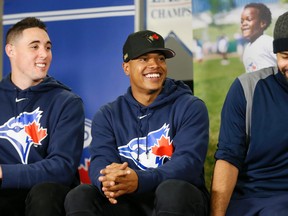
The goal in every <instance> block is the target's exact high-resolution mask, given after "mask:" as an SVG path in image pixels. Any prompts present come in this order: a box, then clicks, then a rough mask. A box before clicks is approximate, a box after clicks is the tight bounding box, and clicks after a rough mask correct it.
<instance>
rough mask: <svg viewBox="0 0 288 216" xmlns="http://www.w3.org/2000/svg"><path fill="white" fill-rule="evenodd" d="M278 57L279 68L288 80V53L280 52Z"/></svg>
mask: <svg viewBox="0 0 288 216" xmlns="http://www.w3.org/2000/svg"><path fill="white" fill-rule="evenodd" d="M276 56H277V65H278V68H279V70H280V71H281V73H283V74H284V76H285V77H286V79H287V80H288V51H285V52H279V53H277V54H276Z"/></svg>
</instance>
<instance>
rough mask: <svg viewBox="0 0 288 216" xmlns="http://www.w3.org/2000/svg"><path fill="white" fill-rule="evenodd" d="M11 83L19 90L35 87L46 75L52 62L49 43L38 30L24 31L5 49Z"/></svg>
mask: <svg viewBox="0 0 288 216" xmlns="http://www.w3.org/2000/svg"><path fill="white" fill-rule="evenodd" d="M5 51H6V54H7V55H8V57H9V58H10V62H11V69H12V75H11V79H12V82H13V83H14V84H15V85H16V86H18V87H19V88H21V89H25V88H28V87H30V86H34V85H37V84H38V83H40V82H41V81H42V80H43V79H44V78H45V77H46V75H47V73H48V69H49V67H50V64H51V60H52V52H51V41H50V39H49V36H48V34H47V32H46V31H44V30H43V29H40V28H37V27H35V28H28V29H25V30H24V31H23V32H22V34H21V35H19V36H18V37H15V39H14V40H12V41H10V42H9V44H7V45H6V47H5Z"/></svg>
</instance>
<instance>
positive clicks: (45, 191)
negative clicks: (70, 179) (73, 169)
mask: <svg viewBox="0 0 288 216" xmlns="http://www.w3.org/2000/svg"><path fill="white" fill-rule="evenodd" d="M69 190H70V188H69V187H68V186H64V185H61V184H57V183H41V184H37V185H35V186H34V187H32V188H31V190H30V191H29V193H28V195H27V197H26V201H25V203H26V215H29V216H30V215H33V216H34V215H43V216H46V215H55V216H57V215H63V213H64V200H65V196H66V194H67V193H68V191H69Z"/></svg>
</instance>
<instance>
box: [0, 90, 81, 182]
mask: <svg viewBox="0 0 288 216" xmlns="http://www.w3.org/2000/svg"><path fill="white" fill-rule="evenodd" d="M57 97H59V100H61V102H60V103H59V104H57V106H56V107H54V109H55V110H56V109H57V111H58V112H59V113H57V117H55V118H54V117H51V118H50V117H48V118H49V120H48V124H50V123H49V121H51V122H52V121H53V127H51V128H49V131H48V133H49V140H48V142H49V144H48V147H47V155H46V157H45V158H43V159H42V158H40V155H39V160H38V161H37V160H36V159H34V160H36V162H32V163H29V164H1V167H2V172H3V179H2V188H31V187H32V186H33V185H35V184H37V183H41V182H57V183H61V184H65V185H68V186H69V185H71V184H72V181H73V180H74V177H75V174H76V172H77V167H78V165H79V161H80V157H81V153H82V149H83V140H84V108H83V104H82V100H81V99H80V98H79V97H69V96H67V95H65V97H63V98H60V96H57ZM67 97H68V98H69V99H67ZM60 104H61V105H60ZM55 110H54V111H55ZM55 112H56V111H55ZM51 115H52V114H51ZM54 120H55V121H54Z"/></svg>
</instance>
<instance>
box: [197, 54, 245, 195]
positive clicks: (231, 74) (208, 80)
mask: <svg viewBox="0 0 288 216" xmlns="http://www.w3.org/2000/svg"><path fill="white" fill-rule="evenodd" d="M219 57H220V56H219ZM229 61H230V63H229V64H228V65H221V59H220V58H215V59H209V60H204V61H203V62H201V63H198V62H194V66H193V67H194V94H195V96H198V97H199V98H201V99H202V100H204V102H205V103H206V106H207V108H208V112H209V120H210V141H209V149H208V154H207V158H206V162H205V179H206V185H207V188H208V189H210V185H211V178H212V172H213V167H214V162H215V160H214V153H215V150H216V147H217V140H218V134H219V127H220V113H221V109H222V105H223V102H224V100H225V96H226V93H227V91H228V90H229V87H230V85H231V84H232V82H233V81H234V79H235V78H236V77H237V76H239V75H240V74H242V73H243V72H244V67H243V64H242V61H241V59H239V57H230V58H229Z"/></svg>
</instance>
